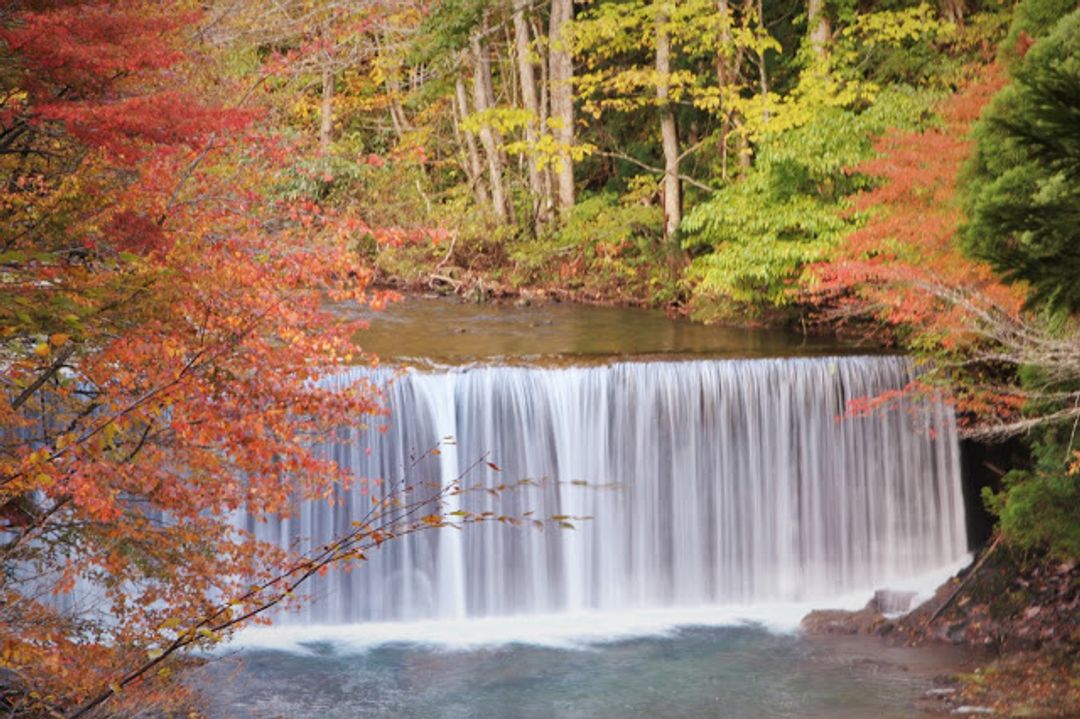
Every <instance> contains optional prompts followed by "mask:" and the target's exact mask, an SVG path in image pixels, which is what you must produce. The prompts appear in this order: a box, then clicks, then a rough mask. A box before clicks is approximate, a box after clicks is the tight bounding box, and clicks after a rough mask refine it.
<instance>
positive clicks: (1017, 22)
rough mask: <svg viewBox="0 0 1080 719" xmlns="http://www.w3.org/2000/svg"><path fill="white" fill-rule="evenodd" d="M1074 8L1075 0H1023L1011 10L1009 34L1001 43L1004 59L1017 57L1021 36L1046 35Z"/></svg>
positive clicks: (1013, 59) (1034, 36)
mask: <svg viewBox="0 0 1080 719" xmlns="http://www.w3.org/2000/svg"><path fill="white" fill-rule="evenodd" d="M1075 9H1076V0H1023V1H1022V2H1020V3H1018V4H1017V5H1016V9H1015V11H1014V12H1013V19H1012V24H1011V25H1010V26H1009V34H1008V35H1007V36H1006V37H1005V40H1004V42H1002V44H1001V53H1002V55H1003V56H1004V58H1005V60H1006V61H1008V62H1014V61H1016V60H1017V59H1019V52H1018V50H1019V49H1020V45H1021V38H1023V37H1024V36H1027V37H1028V38H1033V39H1037V38H1040V37H1043V36H1044V35H1046V34H1047V33H1048V32H1050V30H1051V29H1052V28H1053V27H1054V25H1056V24H1057V22H1058V20H1060V19H1061V18H1062V17H1064V16H1065V15H1068V14H1069V13H1071V12H1072V11H1073V10H1075Z"/></svg>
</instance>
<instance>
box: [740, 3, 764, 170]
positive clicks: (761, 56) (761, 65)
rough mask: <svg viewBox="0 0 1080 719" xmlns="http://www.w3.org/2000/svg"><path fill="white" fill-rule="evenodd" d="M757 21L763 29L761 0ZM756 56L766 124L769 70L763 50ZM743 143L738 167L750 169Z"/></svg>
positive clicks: (748, 4)
mask: <svg viewBox="0 0 1080 719" xmlns="http://www.w3.org/2000/svg"><path fill="white" fill-rule="evenodd" d="M752 2H753V0H746V4H747V7H750V3H752ZM757 21H758V27H761V28H764V27H765V3H764V2H763V0H757ZM757 56H758V87H759V89H760V90H761V98H762V100H763V102H762V103H761V107H762V110H761V115H762V118H761V119H762V120H763V121H764V122H765V123H768V122H769V103H768V102H767V101H766V98H767V97H768V96H769V69H768V67H766V66H765V51H764V50H758V53H757ZM743 143H744V144H746V147H745V150H746V151H745V152H744V153H741V154H740V155H739V158H740V160H739V163H740V165H742V167H744V168H746V167H750V148H749V144H748V143H747V142H746V138H743ZM743 158H745V160H746V162H745V163H743Z"/></svg>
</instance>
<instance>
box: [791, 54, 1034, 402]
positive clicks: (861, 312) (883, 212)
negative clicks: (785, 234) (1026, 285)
mask: <svg viewBox="0 0 1080 719" xmlns="http://www.w3.org/2000/svg"><path fill="white" fill-rule="evenodd" d="M979 70H980V71H979V73H978V74H979V76H978V77H976V78H974V79H972V80H971V81H970V82H969V83H968V84H967V85H966V86H965V87H963V88H961V90H960V91H958V92H957V93H956V94H954V95H953V96H951V97H950V98H949V99H948V100H947V101H945V102H944V103H943V104H942V106H941V108H940V111H939V114H940V118H941V124H940V125H939V126H937V127H934V128H931V129H928V130H925V131H922V132H910V131H892V132H889V133H887V134H886V135H885V136H884V137H882V138H881V139H880V140H879V141H878V142H877V145H876V147H877V151H878V156H877V157H876V158H875V159H872V160H870V161H868V162H865V163H862V164H861V165H859V166H858V167H856V168H854V171H857V172H861V173H865V174H867V175H870V176H872V177H876V178H878V179H879V180H880V183H879V184H878V185H877V186H876V187H875V188H874V189H871V190H868V191H866V192H863V193H862V194H860V195H859V196H858V197H857V198H856V200H855V210H856V211H858V212H865V213H867V214H868V215H869V219H868V221H867V222H866V224H865V225H864V226H862V227H861V228H860V229H858V230H857V231H855V232H853V233H852V234H850V235H849V236H848V237H847V238H846V239H845V241H844V242H843V243H841V245H840V247H839V248H838V250H837V251H836V252H835V254H834V256H833V257H832V258H831V259H830V260H829V261H828V262H824V263H821V264H820V265H818V266H816V267H814V268H812V270H811V272H812V276H813V277H814V280H815V283H814V285H813V287H812V288H811V290H809V291H807V292H806V298H807V299H808V300H809V301H810V302H812V303H814V304H816V305H817V306H818V307H819V308H821V309H822V311H823V313H824V314H825V315H827V316H832V317H851V316H858V317H866V316H871V317H874V318H876V319H877V320H879V321H881V322H882V323H883V324H884V326H885V327H887V328H894V329H902V331H903V332H904V333H906V335H907V338H908V342H909V344H911V345H914V346H917V347H922V348H938V349H940V350H943V351H945V352H961V353H962V352H964V351H965V348H967V347H970V346H971V345H972V344H973V343H977V342H979V341H980V338H979V336H978V332H977V331H976V328H977V326H978V324H979V316H980V315H985V314H986V313H990V314H994V315H999V316H1004V317H1010V318H1016V317H1018V316H1019V314H1020V311H1021V308H1022V305H1023V302H1024V293H1023V288H1022V287H1018V286H1015V285H1013V286H1008V285H1005V284H1003V283H1002V282H1000V281H999V279H998V278H997V277H996V276H995V274H994V273H993V271H992V270H991V269H990V267H989V266H987V265H985V264H982V263H980V262H976V261H974V260H972V259H970V258H968V257H967V256H965V255H964V254H963V252H962V251H961V249H960V247H959V246H958V242H957V238H956V234H957V229H958V227H959V225H960V223H961V222H962V221H963V214H962V211H961V209H960V207H959V203H958V199H957V185H958V181H959V178H960V174H961V171H962V168H963V165H964V162H965V161H966V159H967V158H968V156H969V154H970V152H971V150H972V140H971V139H970V138H969V132H970V130H971V127H972V125H973V123H974V122H975V120H976V119H978V117H979V114H980V112H981V111H982V109H983V108H984V107H985V106H986V105H987V103H988V102H989V100H990V98H991V97H992V96H993V95H994V94H995V93H996V92H997V91H998V90H999V89H1000V88H1001V87H1002V86H1003V85H1004V83H1005V81H1006V77H1005V73H1004V71H1003V69H1002V68H1001V67H999V66H998V65H996V64H993V65H990V66H986V67H982V68H980V69H979ZM913 389H915V387H914V386H913V387H912V388H909V389H908V391H912V390H913ZM957 392H958V395H957V397H956V399H957V401H958V404H959V407H960V408H961V409H962V410H963V411H965V412H970V413H972V414H975V415H993V414H999V415H1000V414H1014V413H1016V412H1017V411H1019V409H1020V405H1021V400H1020V399H1019V398H1018V397H1017V396H1013V395H1011V394H1010V393H1008V392H1000V391H998V390H989V389H980V388H979V383H978V382H972V383H968V384H966V386H965V387H963V388H960V389H958V390H957ZM889 401H890V398H887V397H884V398H878V399H876V400H868V401H865V402H863V403H862V404H861V405H860V406H859V407H857V408H854V410H855V411H856V412H865V411H869V410H872V409H875V408H876V407H878V406H879V405H881V404H884V403H888V402H889Z"/></svg>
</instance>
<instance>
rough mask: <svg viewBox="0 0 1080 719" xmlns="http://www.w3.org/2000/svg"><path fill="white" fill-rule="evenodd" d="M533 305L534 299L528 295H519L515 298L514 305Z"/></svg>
mask: <svg viewBox="0 0 1080 719" xmlns="http://www.w3.org/2000/svg"><path fill="white" fill-rule="evenodd" d="M530 305H532V300H530V299H529V298H528V297H518V298H517V299H516V300H514V307H529V306H530Z"/></svg>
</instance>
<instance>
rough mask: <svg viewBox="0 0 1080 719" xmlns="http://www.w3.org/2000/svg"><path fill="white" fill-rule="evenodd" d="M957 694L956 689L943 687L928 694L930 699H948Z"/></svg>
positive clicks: (931, 690)
mask: <svg viewBox="0 0 1080 719" xmlns="http://www.w3.org/2000/svg"><path fill="white" fill-rule="evenodd" d="M955 693H956V687H941V688H939V689H930V690H929V691H927V692H926V696H928V697H947V696H949V695H951V694H955Z"/></svg>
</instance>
